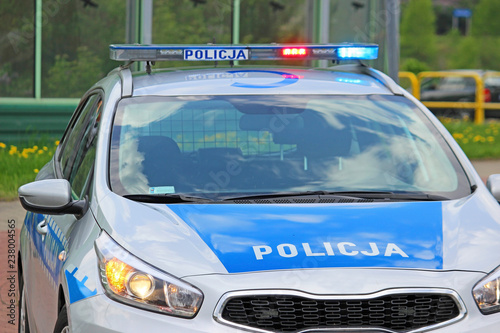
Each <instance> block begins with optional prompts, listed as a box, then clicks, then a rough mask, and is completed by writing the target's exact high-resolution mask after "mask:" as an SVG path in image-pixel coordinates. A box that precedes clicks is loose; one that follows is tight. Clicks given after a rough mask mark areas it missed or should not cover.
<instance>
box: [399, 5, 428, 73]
mask: <svg viewBox="0 0 500 333" xmlns="http://www.w3.org/2000/svg"><path fill="white" fill-rule="evenodd" d="M402 14H403V15H402V16H403V17H402V20H401V58H403V59H406V58H415V59H417V60H419V61H421V62H424V63H427V64H433V63H434V62H435V58H436V35H435V30H436V16H435V14H434V10H433V8H432V0H410V1H409V3H408V4H407V5H406V7H405V8H404V9H403V13H402Z"/></svg>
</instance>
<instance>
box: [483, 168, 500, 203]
mask: <svg viewBox="0 0 500 333" xmlns="http://www.w3.org/2000/svg"><path fill="white" fill-rule="evenodd" d="M486 187H487V188H488V190H490V192H491V194H493V197H494V198H495V199H497V201H500V174H496V175H491V176H489V177H488V180H487V182H486Z"/></svg>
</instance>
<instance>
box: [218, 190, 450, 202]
mask: <svg viewBox="0 0 500 333" xmlns="http://www.w3.org/2000/svg"><path fill="white" fill-rule="evenodd" d="M304 196H316V197H318V198H324V197H327V198H334V199H354V200H356V199H357V200H360V199H378V200H387V201H390V200H408V201H442V200H450V199H449V198H447V197H443V196H439V195H434V194H426V193H412V192H402V193H399V192H389V191H304V192H275V193H261V194H252V195H242V196H234V197H225V198H223V199H222V201H232V200H259V199H276V198H283V197H304Z"/></svg>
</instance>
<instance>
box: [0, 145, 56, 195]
mask: <svg viewBox="0 0 500 333" xmlns="http://www.w3.org/2000/svg"><path fill="white" fill-rule="evenodd" d="M58 144H59V141H53V140H51V141H48V140H43V141H41V142H40V143H38V144H33V145H29V146H26V147H19V146H17V145H7V144H5V143H3V142H0V200H14V199H16V198H17V189H18V188H19V186H21V185H23V184H26V183H29V182H31V181H33V180H34V179H35V177H36V175H37V173H38V171H39V168H41V167H42V166H44V165H45V164H46V163H47V162H48V161H49V160H50V159H51V158H52V156H53V155H54V152H55V150H56V147H57V145H58Z"/></svg>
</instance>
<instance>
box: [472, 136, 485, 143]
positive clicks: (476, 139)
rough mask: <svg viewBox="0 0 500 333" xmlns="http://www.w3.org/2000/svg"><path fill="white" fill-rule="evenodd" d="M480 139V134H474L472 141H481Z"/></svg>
mask: <svg viewBox="0 0 500 333" xmlns="http://www.w3.org/2000/svg"><path fill="white" fill-rule="evenodd" d="M481 139H483V137H482V136H481V135H476V136H475V137H474V139H473V140H474V142H478V141H482V140H481Z"/></svg>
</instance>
